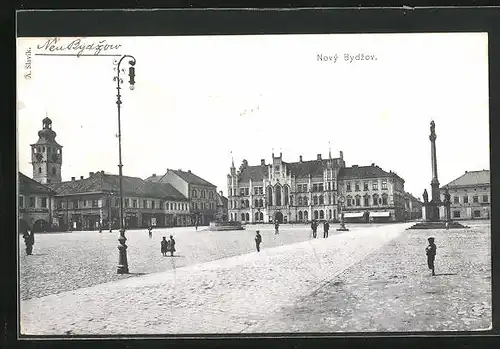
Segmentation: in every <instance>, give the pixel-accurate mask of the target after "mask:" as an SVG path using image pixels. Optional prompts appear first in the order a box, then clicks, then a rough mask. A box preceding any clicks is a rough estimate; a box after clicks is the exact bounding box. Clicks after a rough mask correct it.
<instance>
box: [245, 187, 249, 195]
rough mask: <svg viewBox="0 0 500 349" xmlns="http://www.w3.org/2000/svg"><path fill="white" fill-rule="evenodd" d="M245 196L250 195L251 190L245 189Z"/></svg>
mask: <svg viewBox="0 0 500 349" xmlns="http://www.w3.org/2000/svg"><path fill="white" fill-rule="evenodd" d="M245 195H246V196H248V195H249V189H248V188H245Z"/></svg>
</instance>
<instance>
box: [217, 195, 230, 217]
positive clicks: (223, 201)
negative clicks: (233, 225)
mask: <svg viewBox="0 0 500 349" xmlns="http://www.w3.org/2000/svg"><path fill="white" fill-rule="evenodd" d="M216 196H217V221H219V222H227V221H228V218H227V215H228V212H227V198H226V197H225V196H224V195H223V194H222V190H221V191H219V192H218V193H217V194H216Z"/></svg>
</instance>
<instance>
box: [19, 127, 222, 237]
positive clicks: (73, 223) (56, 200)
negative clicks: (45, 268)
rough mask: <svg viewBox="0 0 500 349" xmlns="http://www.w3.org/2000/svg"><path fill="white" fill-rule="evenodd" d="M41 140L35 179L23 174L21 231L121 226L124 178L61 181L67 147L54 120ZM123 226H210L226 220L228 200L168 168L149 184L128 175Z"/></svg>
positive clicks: (98, 175) (35, 149)
mask: <svg viewBox="0 0 500 349" xmlns="http://www.w3.org/2000/svg"><path fill="white" fill-rule="evenodd" d="M38 136H39V139H38V141H37V142H36V143H34V144H32V145H31V148H32V150H31V153H32V166H33V179H31V178H29V177H28V176H26V175H24V174H22V173H19V197H18V206H19V224H20V227H21V229H23V228H26V227H27V228H30V229H34V230H39V231H43V230H51V229H52V230H67V229H77V230H95V229H99V228H100V227H103V228H109V227H111V228H117V227H118V226H119V210H120V202H119V193H120V191H119V176H117V175H114V174H109V173H105V172H104V171H96V172H89V174H88V176H85V177H84V176H80V178H75V177H72V178H71V180H70V181H64V182H63V181H62V180H61V167H62V155H63V154H62V146H61V145H60V144H58V143H57V141H56V140H55V138H56V133H55V132H54V131H53V130H52V121H51V120H50V119H49V118H45V119H44V120H43V129H42V130H40V131H39V132H38ZM123 198H124V199H123V206H124V221H125V226H126V227H127V228H138V227H147V226H150V225H153V226H157V227H165V226H186V225H194V224H196V223H197V224H198V225H207V224H208V223H209V222H210V221H213V220H216V219H219V220H227V212H226V209H225V208H226V207H227V199H226V198H225V197H224V196H223V195H222V192H217V188H216V186H215V185H213V184H211V183H210V182H208V181H206V180H204V179H203V178H201V177H199V176H197V175H195V174H194V173H191V171H183V170H180V169H179V170H172V169H168V170H167V172H166V173H165V174H163V175H162V176H157V175H156V174H153V175H152V176H150V177H149V178H146V179H145V180H143V179H141V178H138V177H128V176H123Z"/></svg>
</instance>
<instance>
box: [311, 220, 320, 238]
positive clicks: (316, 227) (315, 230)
mask: <svg viewBox="0 0 500 349" xmlns="http://www.w3.org/2000/svg"><path fill="white" fill-rule="evenodd" d="M311 229H312V232H313V238H314V239H316V232H317V229H318V224H316V221H314V220H313V221H312V223H311Z"/></svg>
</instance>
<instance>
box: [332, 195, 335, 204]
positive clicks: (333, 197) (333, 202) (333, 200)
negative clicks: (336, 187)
mask: <svg viewBox="0 0 500 349" xmlns="http://www.w3.org/2000/svg"><path fill="white" fill-rule="evenodd" d="M332 205H335V196H332Z"/></svg>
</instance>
